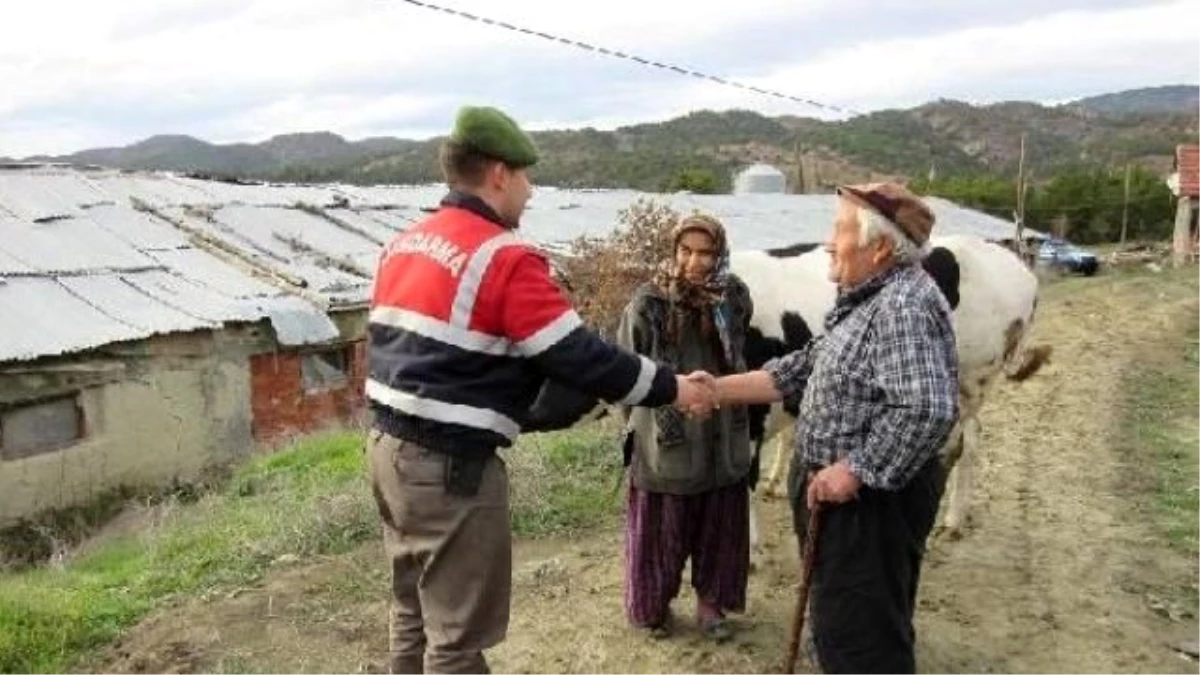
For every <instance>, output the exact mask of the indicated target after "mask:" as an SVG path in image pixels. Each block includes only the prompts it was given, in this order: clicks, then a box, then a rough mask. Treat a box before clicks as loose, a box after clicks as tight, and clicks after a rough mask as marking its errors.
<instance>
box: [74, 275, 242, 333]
mask: <svg viewBox="0 0 1200 675" xmlns="http://www.w3.org/2000/svg"><path fill="white" fill-rule="evenodd" d="M143 274H144V273H143ZM140 276H142V275H141V274H137V273H134V274H130V275H128V278H126V276H125V275H119V274H96V275H90V276H81V277H63V278H60V279H59V283H61V284H62V285H63V286H64V287H66V288H67V290H69V291H71V292H72V293H74V294H75V295H77V296H79V297H80V298H82V299H83V300H84V301H85V302H87V303H88V304H90V305H92V306H93V307H96V308H98V309H100V310H101V311H103V312H104V313H105V314H107V315H108V316H111V317H113V318H114V319H116V320H118V321H120V322H121V323H123V324H126V325H129V326H132V327H134V328H135V329H137V330H138V332H139V333H140V335H139V337H146V336H150V335H157V334H160V333H176V332H184V331H192V330H199V329H202V328H208V329H211V328H220V327H221V324H219V323H217V322H215V321H206V320H203V319H199V318H197V317H194V316H190V315H188V314H185V313H183V312H181V311H179V310H177V309H174V308H173V307H170V306H169V305H165V304H163V303H162V302H158V301H156V300H154V299H153V298H151V297H150V296H149V295H147V294H146V293H144V292H143V291H141V290H140V289H139V288H138V287H137V286H135V285H133V284H132V283H131V280H132V279H137V278H138V277H140Z"/></svg>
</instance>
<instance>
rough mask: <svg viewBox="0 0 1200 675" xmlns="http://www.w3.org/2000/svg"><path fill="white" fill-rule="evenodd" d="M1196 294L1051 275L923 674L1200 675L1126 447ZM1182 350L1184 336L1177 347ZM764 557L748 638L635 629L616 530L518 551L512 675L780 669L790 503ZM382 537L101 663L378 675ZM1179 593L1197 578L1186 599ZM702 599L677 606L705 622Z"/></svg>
mask: <svg viewBox="0 0 1200 675" xmlns="http://www.w3.org/2000/svg"><path fill="white" fill-rule="evenodd" d="M1196 306H1197V299H1196V293H1195V286H1194V283H1193V285H1192V287H1191V289H1190V290H1188V292H1187V293H1183V292H1180V291H1178V290H1177V291H1176V292H1174V293H1166V292H1163V291H1160V290H1156V288H1155V286H1154V285H1153V284H1138V283H1132V284H1131V283H1129V282H1127V281H1126V280H1124V279H1123V278H1120V277H1116V276H1114V277H1111V278H1106V277H1101V278H1097V279H1094V280H1088V281H1087V282H1086V283H1074V282H1072V283H1069V284H1064V285H1062V287H1051V288H1050V289H1048V290H1047V292H1046V294H1045V299H1044V300H1043V303H1042V306H1041V309H1040V310H1039V315H1040V319H1039V320H1040V324H1039V325H1038V328H1037V339H1038V341H1039V342H1044V343H1050V344H1053V345H1054V349H1055V355H1054V358H1053V361H1052V362H1051V364H1050V365H1049V366H1048V367H1047V368H1045V369H1044V370H1043V371H1042V372H1041V373H1040V374H1038V375H1037V376H1036V377H1034V378H1033V379H1031V380H1030V381H1028V382H1026V383H1024V384H1022V385H1019V386H1014V385H1002V386H1001V387H999V388H997V389H996V390H995V391H994V392H993V395H992V397H991V399H990V401H989V402H988V403H987V404H986V406H985V408H984V413H983V445H984V451H983V452H982V453H981V455H980V456H979V457H978V459H977V470H976V485H977V488H976V491H975V498H974V500H973V509H972V512H971V514H972V518H971V521H970V523H969V526H968V528H967V529H966V531H965V534H964V536H963V537H961V538H960V539H958V540H955V541H950V540H939V541H936V542H934V543H933V544H932V545H931V550H930V553H929V555H928V557H927V563H926V567H925V572H924V576H923V580H922V581H923V584H922V588H921V594H920V605H919V609H918V614H917V628H918V642H919V645H918V666H919V668H920V670H922V671H925V672H984V673H986V672H1064V671H1067V672H1096V671H1105V672H1197V664H1196V662H1195V661H1193V660H1190V659H1188V658H1186V657H1184V656H1182V655H1181V654H1179V653H1178V652H1176V651H1175V650H1173V649H1172V648H1171V647H1170V645H1171V644H1175V643H1178V642H1179V641H1180V640H1182V639H1195V636H1196V631H1197V624H1196V619H1195V617H1194V616H1192V615H1191V612H1190V611H1189V609H1188V606H1187V605H1188V604H1189V603H1188V602H1187V601H1186V594H1187V592H1188V591H1187V589H1188V587H1192V588H1193V589H1194V584H1195V583H1196V571H1195V570H1196V568H1195V565H1196V561H1194V560H1190V559H1188V558H1187V556H1184V555H1182V554H1180V553H1179V552H1177V551H1174V550H1171V549H1168V548H1167V546H1166V544H1165V540H1164V538H1163V535H1162V533H1161V530H1159V529H1157V528H1156V527H1155V526H1154V525H1153V524H1152V523H1151V522H1150V520H1149V518H1150V516H1149V513H1148V511H1147V509H1148V507H1146V506H1145V505H1144V503H1143V502H1142V501H1140V498H1139V497H1138V494H1139V491H1144V489H1145V488H1146V481H1145V480H1143V479H1139V478H1138V473H1139V470H1141V471H1143V472H1144V470H1145V468H1146V466H1147V465H1146V462H1147V461H1149V460H1147V458H1145V457H1137V456H1131V455H1130V453H1129V452H1124V451H1120V450H1119V448H1118V447H1117V446H1118V443H1117V442H1116V441H1115V440H1114V439H1115V438H1116V437H1117V433H1116V432H1117V429H1116V425H1119V424H1120V422H1121V420H1122V411H1121V407H1122V405H1123V399H1122V391H1121V388H1120V384H1121V378H1122V376H1123V374H1126V373H1128V371H1129V369H1131V368H1137V367H1139V366H1138V364H1139V363H1145V362H1146V361H1147V360H1148V359H1150V360H1152V359H1155V358H1164V356H1163V354H1164V352H1162V350H1161V349H1160V347H1161V346H1162V345H1163V344H1164V340H1166V339H1167V338H1169V336H1171V335H1177V334H1178V332H1179V331H1178V327H1179V325H1180V323H1179V322H1181V321H1184V322H1186V321H1191V322H1193V323H1194V322H1195V321H1196ZM1172 344H1173V343H1172ZM759 509H760V511H759V513H760V518H761V531H762V533H763V536H764V538H765V539H766V546H767V548H766V555H765V557H764V558H763V559H762V560H760V561H759V566H758V569H757V570H756V571H755V573H754V574H753V576H752V577H751V597H750V606H749V608H748V611H747V612H746V614H745V615H744V616H740V617H736V627H737V628H738V633H737V635H736V637H735V639H733V640H732V641H731V642H729V643H726V644H723V645H714V644H710V643H708V642H706V641H705V640H703V639H702V638H701V637H700V636H699V635H698V634H697V633H696V631H695V630H694V629H693V628H692V626H691V624H690V622H685V624H684V627H683V631H682V633H681V634H678V635H676V636H675V637H673V638H672V639H670V640H667V641H664V642H653V641H650V640H648V639H646V638H644V637H642V636H640V635H637V634H635V633H633V632H631V631H630V630H629V629H627V628H626V627H625V623H624V620H623V616H622V609H621V544H620V533H619V531H618V530H615V529H610V530H606V531H602V532H596V533H594V534H593V535H592V536H589V537H586V538H582V539H576V540H570V541H554V540H551V541H538V542H529V543H522V544H521V545H519V547H518V549H517V558H518V560H517V571H516V573H515V577H516V579H515V597H514V599H513V619H512V625H511V629H510V637H509V639H508V640H507V641H506V642H505V643H504V644H503V645H501V646H500V647H498V648H496V649H495V650H493V651H492V652H491V653H490V654H489V659H490V660H491V663H492V666H493V668H494V669H495V670H496V671H499V672H634V673H636V672H769V671H771V670H772V669H774V668H777V667H778V664H779V663H780V661H781V656H782V653H783V649H784V644H785V642H786V635H787V632H788V626H789V624H790V621H791V615H792V611H793V603H794V598H795V584H796V582H797V579H798V574H799V573H798V563H797V555H796V552H795V545H794V543H793V540H792V539H791V538H790V536H789V535H788V534H787V525H786V524H787V522H788V517H787V513H786V506H785V504H784V502H783V501H778V500H776V501H767V502H762V503H760V505H759ZM386 588H387V579H386V578H385V576H384V569H383V564H382V560H381V559H380V550H379V548H378V546H377V545H375V544H372V545H369V546H366V547H364V548H362V549H360V550H358V551H355V552H353V553H351V554H348V555H344V556H339V557H334V558H328V559H322V560H307V561H292V562H285V563H281V564H280V565H279V567H278V569H277V570H275V571H273V572H272V573H271V574H270V575H269V576H268V578H267V580H266V581H265V582H264V583H263V584H262V585H261V586H259V587H256V588H249V589H243V590H241V591H237V592H233V593H227V594H222V595H219V596H215V597H209V598H199V599H189V600H187V601H185V602H182V603H180V604H179V605H178V606H176V607H174V608H172V609H169V610H164V611H160V612H158V613H157V614H155V615H153V616H151V617H150V618H148V619H147V620H145V621H144V622H142V623H141V624H140V625H138V626H137V627H135V628H134V629H133V630H131V631H130V633H129V634H128V636H127V637H126V638H125V639H124V640H123V641H122V642H121V643H120V644H119V645H117V646H115V647H113V648H111V649H109V650H106V651H105V652H104V653H102V654H99V655H97V660H96V661H95V662H94V663H93V664H91V665H90V666H89V668H94V669H96V670H104V671H107V672H114V671H115V672H122V671H124V672H129V671H151V672H196V671H210V672H213V671H215V672H281V671H286V672H378V671H380V670H381V668H382V666H383V664H384V663H385V658H384V655H383V651H384V650H385V649H386V637H385V631H386V629H385V619H384V617H385V605H384V601H383V598H384V597H385V593H386ZM1180 588H1183V589H1184V590H1183V592H1182V594H1181V591H1180ZM692 608H693V604H692V598H691V597H690V596H688V595H685V596H683V597H681V598H680V599H679V600H677V601H676V612H677V614H678V615H682V616H685V617H686V616H690V614H691V612H692Z"/></svg>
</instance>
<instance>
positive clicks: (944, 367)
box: [763, 266, 958, 490]
mask: <svg viewBox="0 0 1200 675" xmlns="http://www.w3.org/2000/svg"><path fill="white" fill-rule="evenodd" d="M763 369H764V370H766V371H767V372H768V373H769V374H770V375H771V379H772V380H773V381H774V383H775V387H776V388H777V389H778V390H779V391H780V392H781V393H782V394H783V396H784V399H785V400H787V401H789V402H794V401H796V400H797V399H799V401H800V414H799V418H798V419H797V421H796V449H795V450H796V459H797V460H799V461H802V462H804V463H805V464H808V465H817V466H828V465H830V464H833V463H834V462H836V461H839V460H843V459H844V460H846V462H847V464H848V465H849V468H850V470H851V471H852V472H853V473H854V475H855V476H857V477H858V478H859V479H860V480H861V481H862V482H863V483H864V484H865V485H867V486H869V487H873V488H879V489H884V490H899V489H900V488H902V487H904V486H905V485H906V484H907V483H908V481H909V480H910V479H911V478H912V477H913V476H914V475H916V473H917V471H918V470H920V468H921V467H922V466H924V464H925V463H926V461H927V460H929V459H930V458H932V457H935V456H936V455H937V452H938V450H939V449H940V448H941V447H942V446H943V445H944V444H945V443H946V441H947V440H948V438H949V436H950V432H951V430H952V429H953V427H954V424H955V422H956V421H957V419H958V354H957V351H956V347H955V340H954V329H953V326H952V324H951V318H950V307H949V306H948V305H947V304H946V300H945V298H943V297H942V294H941V291H939V290H938V288H937V286H936V285H935V284H934V282H933V280H932V279H931V278H930V277H929V276H928V275H927V274H926V273H925V271H924V270H923V269H921V268H920V266H911V267H896V268H893V269H891V270H888V271H887V272H884V273H882V274H880V275H878V276H876V277H875V278H873V279H871V280H869V281H866V282H864V283H863V284H861V285H859V286H857V287H855V288H852V289H848V290H846V291H844V292H841V293H839V295H838V299H837V303H836V304H835V305H834V307H833V309H832V310H831V311H830V312H829V315H828V316H827V317H826V319H825V334H824V335H822V336H819V337H816V338H814V339H813V340H812V342H810V343H809V344H808V345H807V346H806V347H804V348H803V349H800V350H798V351H795V352H792V353H791V354H788V355H786V356H783V357H780V358H778V359H773V360H771V361H768V362H767V363H766V364H765V365H764V366H763Z"/></svg>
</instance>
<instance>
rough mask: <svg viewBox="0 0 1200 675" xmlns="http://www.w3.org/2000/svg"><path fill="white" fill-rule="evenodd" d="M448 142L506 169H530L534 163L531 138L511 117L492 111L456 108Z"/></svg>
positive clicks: (495, 110) (533, 149)
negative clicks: (498, 163) (510, 167)
mask: <svg viewBox="0 0 1200 675" xmlns="http://www.w3.org/2000/svg"><path fill="white" fill-rule="evenodd" d="M450 139H451V140H453V141H455V142H456V143H461V144H462V145H464V146H466V147H467V148H470V149H471V150H474V151H475V152H478V153H480V154H483V155H487V156H488V157H493V158H495V159H498V160H500V161H502V162H504V163H505V164H508V165H510V166H515V167H518V168H519V167H526V166H533V165H534V164H537V161H538V151H537V146H536V145H534V143H533V139H532V138H530V137H529V134H526V133H525V132H524V131H522V130H521V127H519V126H517V123H516V122H514V121H513V119H512V118H511V117H509V116H508V115H505V114H504V113H503V112H501V111H499V110H497V109H496V108H490V107H485V106H463V107H462V108H460V109H459V111H458V117H457V118H456V119H455V120H454V129H453V130H452V131H451V132H450Z"/></svg>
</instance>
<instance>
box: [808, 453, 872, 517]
mask: <svg viewBox="0 0 1200 675" xmlns="http://www.w3.org/2000/svg"><path fill="white" fill-rule="evenodd" d="M861 486H862V481H861V480H859V479H858V476H855V475H854V474H853V473H852V472H851V471H850V467H848V466H847V465H846V463H845V462H837V463H835V464H831V465H830V466H827V467H825V468H824V469H821V470H820V471H818V472H817V474H816V475H815V476H813V477H812V480H810V481H808V495H807V501H808V508H809V509H810V510H811V509H813V508H814V507H816V505H817V504H818V503H820V502H832V503H834V504H841V503H843V502H848V501H850V500H851V499H854V498H855V497H857V496H858V488H860V487H861Z"/></svg>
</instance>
